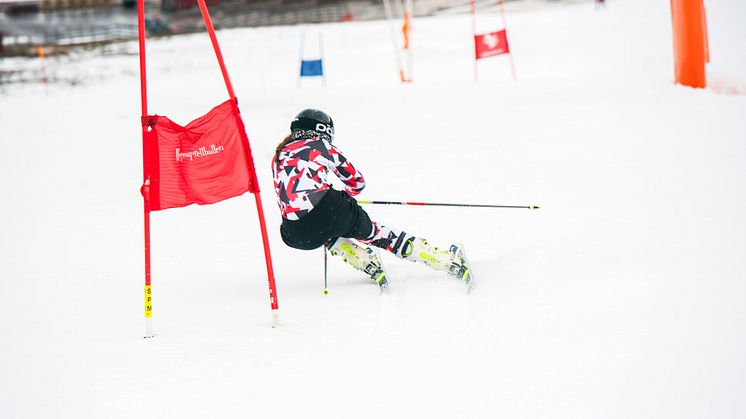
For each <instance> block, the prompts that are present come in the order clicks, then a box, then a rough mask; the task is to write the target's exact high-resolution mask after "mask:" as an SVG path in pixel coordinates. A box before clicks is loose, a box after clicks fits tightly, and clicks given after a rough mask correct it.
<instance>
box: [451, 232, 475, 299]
mask: <svg viewBox="0 0 746 419" xmlns="http://www.w3.org/2000/svg"><path fill="white" fill-rule="evenodd" d="M449 252H450V253H451V254H453V255H455V256H456V259H457V260H459V261H460V263H453V264H452V265H451V269H450V270H449V271H448V272H449V273H450V274H451V275H453V276H455V277H456V278H458V279H460V280H461V282H463V283H464V284H466V287H467V288H468V291H471V289H472V287H473V286H474V274H473V272H472V270H471V264H470V263H469V260H468V259H466V252H465V251H464V245H463V244H461V243H454V244H452V245H451V247H450V249H449Z"/></svg>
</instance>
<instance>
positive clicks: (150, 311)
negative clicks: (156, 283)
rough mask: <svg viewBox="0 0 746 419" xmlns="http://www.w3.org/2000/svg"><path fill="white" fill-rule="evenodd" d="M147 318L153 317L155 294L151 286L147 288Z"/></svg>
mask: <svg viewBox="0 0 746 419" xmlns="http://www.w3.org/2000/svg"><path fill="white" fill-rule="evenodd" d="M145 317H148V318H150V317H153V292H152V290H151V289H150V285H146V286H145Z"/></svg>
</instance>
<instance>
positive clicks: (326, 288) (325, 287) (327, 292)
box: [321, 246, 329, 295]
mask: <svg viewBox="0 0 746 419" xmlns="http://www.w3.org/2000/svg"><path fill="white" fill-rule="evenodd" d="M321 248H322V249H324V295H327V294H329V287H327V284H326V246H322V247H321Z"/></svg>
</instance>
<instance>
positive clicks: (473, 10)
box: [471, 0, 477, 81]
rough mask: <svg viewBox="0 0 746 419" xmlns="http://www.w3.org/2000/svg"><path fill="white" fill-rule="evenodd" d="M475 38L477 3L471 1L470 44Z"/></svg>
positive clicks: (475, 68)
mask: <svg viewBox="0 0 746 419" xmlns="http://www.w3.org/2000/svg"><path fill="white" fill-rule="evenodd" d="M476 36H477V3H476V0H471V42H472V43H474V39H475V38H476ZM476 48H477V46H476V45H474V81H477V53H476Z"/></svg>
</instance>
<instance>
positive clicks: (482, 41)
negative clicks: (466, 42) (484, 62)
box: [474, 29, 510, 60]
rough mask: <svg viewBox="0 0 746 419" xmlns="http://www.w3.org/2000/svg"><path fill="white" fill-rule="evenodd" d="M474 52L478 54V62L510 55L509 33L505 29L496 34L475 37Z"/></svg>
mask: <svg viewBox="0 0 746 419" xmlns="http://www.w3.org/2000/svg"><path fill="white" fill-rule="evenodd" d="M474 52H475V53H476V58H477V60H478V59H480V58H487V57H493V56H495V55H501V54H508V53H510V48H509V47H508V33H507V32H506V31H505V29H503V30H500V31H496V32H490V33H485V34H481V35H474Z"/></svg>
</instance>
